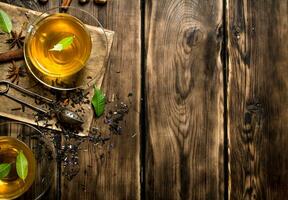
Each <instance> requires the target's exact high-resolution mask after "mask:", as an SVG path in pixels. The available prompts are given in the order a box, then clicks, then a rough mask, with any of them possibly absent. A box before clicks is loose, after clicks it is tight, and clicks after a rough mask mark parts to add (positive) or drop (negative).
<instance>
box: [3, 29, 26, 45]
mask: <svg viewBox="0 0 288 200" xmlns="http://www.w3.org/2000/svg"><path fill="white" fill-rule="evenodd" d="M11 36H12V38H10V39H8V40H7V43H9V44H10V49H12V48H13V47H15V45H17V47H18V48H22V47H23V44H24V39H25V36H22V30H21V31H20V32H19V33H17V32H15V31H11Z"/></svg>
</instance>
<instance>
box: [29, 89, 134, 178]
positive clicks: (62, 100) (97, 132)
mask: <svg viewBox="0 0 288 200" xmlns="http://www.w3.org/2000/svg"><path fill="white" fill-rule="evenodd" d="M88 94H89V93H87V92H85V91H84V90H75V91H71V92H67V93H65V94H63V93H57V92H56V93H54V95H55V97H56V103H55V106H52V107H51V106H50V107H49V109H50V112H51V115H48V116H47V115H43V114H40V113H38V114H37V115H36V116H35V121H42V122H45V126H46V127H49V126H51V124H49V119H50V118H51V117H53V113H55V112H56V111H55V110H57V109H59V108H61V107H65V106H67V105H68V104H69V105H71V106H72V107H73V108H74V107H76V106H77V108H78V107H80V108H79V109H78V110H77V112H84V110H82V109H81V105H83V104H90V100H89V99H88V97H87V96H88ZM109 104H110V105H111V104H112V105H111V106H110V107H112V109H109V110H107V111H106V113H105V114H104V116H103V118H104V124H103V125H101V127H92V128H91V130H90V131H89V134H88V135H87V136H79V135H78V133H79V132H80V131H81V127H73V126H67V125H65V124H61V123H57V124H56V126H57V127H58V128H60V129H61V132H62V133H61V134H62V137H61V135H60V134H59V132H55V133H54V139H53V143H54V146H55V149H56V152H57V162H58V163H61V165H62V169H63V176H64V177H65V178H66V179H67V180H72V179H73V177H75V176H76V175H77V174H78V172H79V170H80V165H79V152H80V151H82V150H83V149H81V147H80V146H81V144H82V143H83V142H88V143H90V144H93V146H95V147H99V148H101V147H103V146H104V145H105V144H106V142H108V141H109V140H110V138H111V137H112V135H120V134H121V133H122V122H123V121H124V118H125V115H126V114H127V113H128V111H129V108H128V105H127V104H125V103H124V102H120V103H115V102H113V103H112V102H109ZM101 118H102V117H101ZM46 132H47V131H46ZM50 132H51V131H50ZM109 145H110V146H109V149H111V148H112V147H113V145H111V144H109ZM83 151H84V150H83ZM103 156H104V154H101V156H100V158H103Z"/></svg>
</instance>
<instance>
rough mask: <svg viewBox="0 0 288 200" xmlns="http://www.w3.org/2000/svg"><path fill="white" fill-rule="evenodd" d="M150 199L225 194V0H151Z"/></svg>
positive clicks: (148, 14) (148, 19)
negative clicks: (223, 38) (223, 64)
mask: <svg viewBox="0 0 288 200" xmlns="http://www.w3.org/2000/svg"><path fill="white" fill-rule="evenodd" d="M145 23H146V25H145V29H146V51H147V55H146V57H147V69H146V75H145V76H146V79H145V80H146V92H147V93H146V94H147V97H146V102H147V122H149V125H148V133H147V134H148V135H147V151H146V161H145V163H146V173H145V174H146V176H145V178H146V199H223V190H224V188H223V186H224V185H223V180H224V178H223V133H224V132H223V80H222V64H221V61H220V50H221V43H222V28H221V26H222V1H220V0H217V1H200V0H199V1H197V0H194V1H180V0H173V1H172V0H157V1H156V0H155V1H152V0H147V1H146V19H145Z"/></svg>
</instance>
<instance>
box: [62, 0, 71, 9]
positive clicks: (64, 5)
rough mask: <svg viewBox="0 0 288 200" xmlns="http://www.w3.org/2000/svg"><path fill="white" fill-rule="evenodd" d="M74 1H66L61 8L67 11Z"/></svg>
mask: <svg viewBox="0 0 288 200" xmlns="http://www.w3.org/2000/svg"><path fill="white" fill-rule="evenodd" d="M71 2H72V0H64V1H63V2H62V4H61V7H64V8H65V9H67V8H68V7H69V6H70V4H71Z"/></svg>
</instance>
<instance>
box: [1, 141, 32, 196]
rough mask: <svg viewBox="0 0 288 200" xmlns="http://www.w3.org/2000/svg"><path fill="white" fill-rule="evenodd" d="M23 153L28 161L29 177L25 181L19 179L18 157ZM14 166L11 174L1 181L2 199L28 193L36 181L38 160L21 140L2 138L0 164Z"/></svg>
mask: <svg viewBox="0 0 288 200" xmlns="http://www.w3.org/2000/svg"><path fill="white" fill-rule="evenodd" d="M20 151H22V152H23V153H24V155H25V157H26V158H27V160H28V175H27V177H26V178H25V180H22V179H21V178H19V177H18V175H17V171H16V163H15V161H16V157H17V155H18V154H19V152H20ZM2 163H10V164H12V167H11V171H10V173H9V174H8V175H7V176H6V177H4V178H2V179H1V180H0V199H14V198H17V197H19V196H20V195H22V194H23V193H24V192H26V191H27V190H28V189H29V187H30V186H31V185H32V183H33V181H34V179H35V169H36V160H35V157H34V154H33V152H32V151H31V150H30V149H29V148H28V146H27V145H26V144H25V143H23V142H21V141H20V140H18V139H16V138H13V137H8V136H0V164H2Z"/></svg>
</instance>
